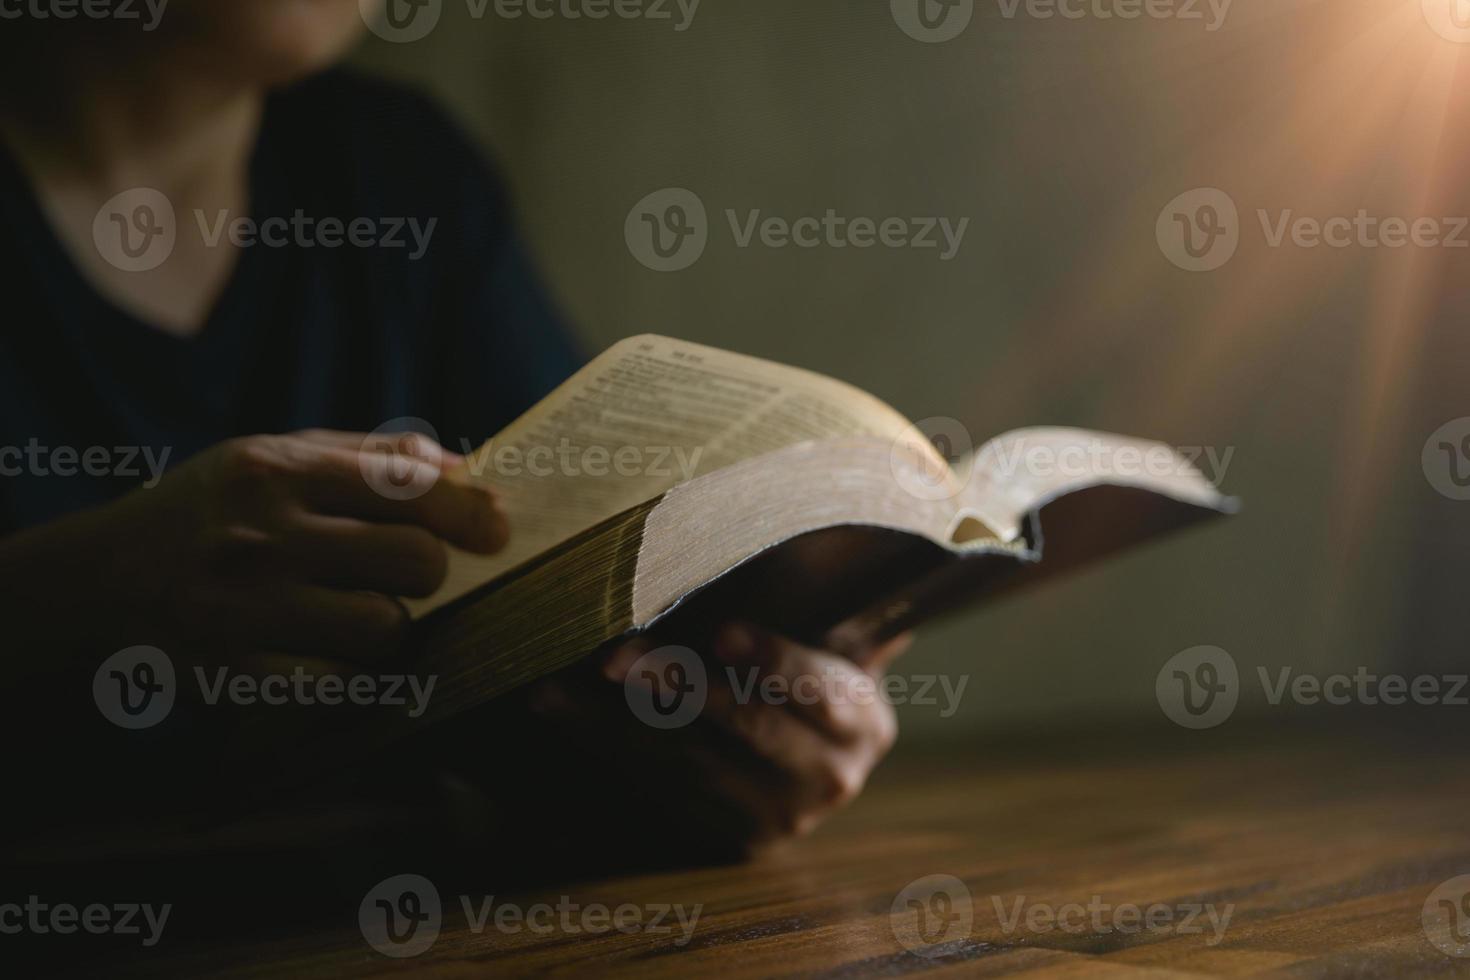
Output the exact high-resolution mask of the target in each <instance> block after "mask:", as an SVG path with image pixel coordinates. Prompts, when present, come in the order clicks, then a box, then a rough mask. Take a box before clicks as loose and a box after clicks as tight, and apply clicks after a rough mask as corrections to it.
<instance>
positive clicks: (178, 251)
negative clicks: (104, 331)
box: [0, 38, 265, 336]
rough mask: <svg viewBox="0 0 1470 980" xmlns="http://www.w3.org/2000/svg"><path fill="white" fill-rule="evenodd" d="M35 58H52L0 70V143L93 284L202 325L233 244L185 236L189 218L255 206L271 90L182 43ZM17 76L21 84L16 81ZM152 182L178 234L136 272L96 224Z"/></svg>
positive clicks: (125, 303)
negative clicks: (174, 47) (253, 176)
mask: <svg viewBox="0 0 1470 980" xmlns="http://www.w3.org/2000/svg"><path fill="white" fill-rule="evenodd" d="M11 40H13V38H12V39H11ZM94 40H95V39H94ZM151 40H154V41H157V40H158V39H156V38H154V39H151ZM38 52H42V53H44V55H45V56H46V58H47V59H48V60H47V63H46V64H45V65H40V64H33V65H30V66H26V65H21V64H17V63H16V61H18V60H19V59H16V60H12V61H11V62H10V63H9V64H5V65H4V67H0V76H5V75H9V76H10V77H9V78H5V77H0V139H3V140H4V142H5V143H6V144H7V145H8V146H9V147H10V149H11V150H12V152H13V153H14V155H15V157H16V160H17V162H18V163H19V164H20V165H21V167H22V169H23V170H25V171H27V172H28V174H29V177H30V179H31V181H32V183H33V186H34V190H35V193H36V198H37V203H38V204H39V206H40V207H41V209H42V210H43V211H44V213H45V214H46V217H47V219H48V221H49V222H50V225H51V228H52V230H53V231H54V232H55V233H56V235H57V236H58V238H59V240H60V241H61V242H62V244H63V245H64V246H65V247H66V249H67V251H68V252H69V253H70V255H71V256H72V259H73V260H74V261H75V262H76V264H77V266H78V267H79V269H80V270H81V272H82V274H83V276H84V277H85V278H86V279H87V280H88V281H89V282H90V283H91V284H92V285H93V287H94V288H96V289H97V290H98V291H99V292H101V293H102V294H103V295H104V296H106V297H107V298H109V299H110V300H112V302H114V303H115V304H117V305H118V306H120V307H122V308H124V309H126V310H128V311H130V312H132V313H133V314H134V315H135V316H137V317H139V318H140V319H142V320H143V321H144V322H147V323H151V324H153V325H154V326H156V327H158V328H159V329H161V330H164V331H166V332H168V333H172V334H176V335H179V336H191V335H193V334H195V333H197V332H198V331H199V330H200V329H202V327H203V326H204V324H205V323H206V321H207V319H208V316H209V313H210V311H211V310H212V309H213V307H214V304H215V302H216V301H217V299H218V297H219V296H220V295H221V294H222V292H223V290H224V286H225V284H226V283H227V282H228V281H229V277H230V275H231V273H232V271H233V269H234V264H235V261H236V258H237V253H238V251H239V250H238V249H237V248H235V247H234V246H232V245H231V244H230V242H229V241H228V240H225V241H224V242H222V243H218V244H212V243H210V242H207V241H206V240H205V239H203V238H202V237H201V236H198V235H190V234H184V233H183V229H185V228H188V227H191V226H190V225H189V223H188V221H187V219H186V218H185V215H188V214H194V215H200V214H217V213H221V212H227V213H230V214H235V215H243V214H246V213H247V212H248V211H249V209H250V207H251V204H252V202H251V201H250V194H249V188H250V161H251V157H252V149H253V147H254V144H255V140H256V135H257V132H258V130H259V127H260V119H261V115H262V111H263V106H264V103H265V93H264V89H263V86H259V85H256V86H251V85H248V84H233V83H231V82H230V81H229V80H228V79H227V78H226V77H222V76H221V74H220V73H219V72H218V71H217V70H215V71H211V70H210V69H211V67H212V66H208V65H203V64H200V60H199V59H200V58H201V57H202V56H198V55H196V56H194V57H193V58H192V59H191V58H190V56H189V54H188V53H187V51H186V50H184V49H182V47H181V49H180V50H179V51H178V53H171V49H169V48H168V47H166V46H164V45H161V44H160V45H158V46H156V47H151V48H150V49H149V50H147V51H146V52H137V51H129V49H128V48H127V47H126V45H125V44H123V45H112V46H109V45H107V44H95V43H93V44H84V43H79V42H76V41H72V42H71V43H69V44H68V46H67V47H65V48H64V49H58V48H57V47H56V46H54V45H53V46H46V47H44V48H42V47H39V46H38ZM4 60H5V59H0V62H3V61H4ZM35 60H37V61H39V59H35ZM17 75H18V76H19V77H21V78H24V80H25V87H23V88H20V87H17V86H16V78H17ZM7 82H9V83H10V84H8V85H7V84H6V83H7ZM16 93H25V94H24V95H18V94H16ZM144 188H147V189H151V190H153V191H157V192H160V193H162V194H163V195H164V197H165V198H166V199H167V200H168V201H169V202H170V203H171V206H172V207H173V208H174V209H175V211H176V213H177V216H178V217H177V220H176V222H175V227H176V228H177V229H179V234H178V237H177V241H176V242H175V243H174V244H173V245H172V246H171V249H170V252H169V254H168V257H167V261H166V262H163V263H162V264H161V265H159V266H158V267H156V268H152V269H149V270H146V271H139V272H134V271H130V270H127V269H125V268H124V267H122V266H118V265H117V264H116V263H115V262H113V261H112V260H111V259H109V258H108V257H107V255H105V254H104V253H103V252H102V251H101V250H100V248H99V247H98V246H97V245H96V241H97V239H96V234H97V232H96V222H97V221H98V215H99V214H101V213H102V212H101V209H102V208H104V207H106V204H107V202H108V201H111V200H114V199H116V198H117V197H118V196H120V195H123V194H125V193H127V192H131V191H137V190H141V189H144Z"/></svg>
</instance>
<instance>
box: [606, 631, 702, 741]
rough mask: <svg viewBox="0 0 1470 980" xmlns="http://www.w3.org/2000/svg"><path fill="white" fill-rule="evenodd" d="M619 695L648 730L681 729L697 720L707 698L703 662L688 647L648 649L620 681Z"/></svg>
mask: <svg viewBox="0 0 1470 980" xmlns="http://www.w3.org/2000/svg"><path fill="white" fill-rule="evenodd" d="M623 696H624V697H625V698H626V699H627V701H628V707H629V709H631V710H632V712H633V714H634V715H635V716H636V717H637V718H638V720H639V721H641V722H643V723H644V724H645V725H648V726H649V727H650V728H658V729H663V730H669V729H674V728H683V727H684V726H685V725H688V724H689V723H690V722H692V721H694V719H695V718H698V717H699V713H700V712H701V711H703V710H704V704H705V701H706V699H707V698H708V697H709V677H708V675H707V673H706V672H705V666H704V660H703V659H701V658H700V656H699V654H697V653H695V652H694V651H693V650H691V649H689V648H688V647H681V646H665V647H659V648H658V649H657V650H650V651H649V652H647V653H645V654H644V655H643V656H641V657H639V658H638V660H637V661H635V662H634V664H633V666H632V668H631V669H630V670H629V671H628V676H627V677H626V678H624V679H623Z"/></svg>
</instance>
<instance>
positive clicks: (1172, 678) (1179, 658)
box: [1154, 646, 1470, 729]
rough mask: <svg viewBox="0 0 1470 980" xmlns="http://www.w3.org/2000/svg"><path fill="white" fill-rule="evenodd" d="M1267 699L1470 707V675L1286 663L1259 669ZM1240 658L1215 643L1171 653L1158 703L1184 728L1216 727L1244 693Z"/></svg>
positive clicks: (1158, 682)
mask: <svg viewBox="0 0 1470 980" xmlns="http://www.w3.org/2000/svg"><path fill="white" fill-rule="evenodd" d="M1255 674H1256V678H1257V682H1258V683H1259V685H1260V693H1261V697H1262V700H1263V702H1264V703H1265V704H1266V705H1267V706H1270V707H1273V708H1275V707H1280V706H1281V705H1283V704H1286V703H1288V702H1289V703H1291V704H1296V705H1301V706H1304V707H1316V706H1319V705H1329V706H1335V707H1346V706H1350V705H1362V706H1366V707H1377V706H1388V707H1400V706H1403V705H1419V706H1421V707H1430V706H1442V707H1451V708H1462V707H1470V675H1467V674H1418V675H1414V676H1408V675H1404V674H1395V673H1380V672H1378V671H1375V670H1373V669H1372V668H1369V667H1366V666H1358V667H1357V668H1356V669H1354V670H1353V671H1352V672H1351V673H1344V672H1337V673H1332V674H1326V675H1323V674H1316V673H1312V672H1310V671H1301V670H1298V669H1297V668H1295V667H1293V666H1290V665H1286V666H1278V667H1274V668H1268V667H1264V666H1258V667H1257V668H1256V670H1255ZM1242 686H1243V685H1242V683H1241V676H1240V670H1239V668H1238V667H1237V665H1236V663H1235V658H1234V657H1232V656H1231V655H1230V654H1229V653H1228V652H1227V651H1225V650H1223V649H1221V648H1220V647H1215V646H1198V647H1190V648H1189V649H1188V650H1183V651H1181V652H1179V653H1176V654H1175V655H1174V656H1172V657H1170V658H1169V660H1168V661H1167V662H1165V664H1164V666H1163V667H1161V668H1160V669H1159V673H1158V676H1157V677H1156V679H1155V682H1154V690H1155V694H1156V696H1157V698H1158V702H1159V707H1160V708H1161V709H1162V710H1163V712H1164V714H1165V715H1166V716H1167V717H1168V718H1169V720H1171V721H1173V722H1174V723H1175V724H1177V725H1180V726H1182V727H1184V728H1195V729H1202V728H1214V727H1215V726H1217V725H1220V724H1223V723H1224V722H1225V721H1226V720H1227V719H1229V718H1230V716H1231V715H1232V714H1234V712H1235V709H1236V706H1237V705H1238V704H1239V701H1240V698H1241V695H1242V693H1243V692H1242Z"/></svg>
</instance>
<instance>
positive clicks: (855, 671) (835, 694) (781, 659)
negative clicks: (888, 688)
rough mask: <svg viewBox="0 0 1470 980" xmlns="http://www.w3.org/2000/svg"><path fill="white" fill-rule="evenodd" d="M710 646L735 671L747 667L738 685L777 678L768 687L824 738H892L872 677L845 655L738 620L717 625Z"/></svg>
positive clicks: (887, 711)
mask: <svg viewBox="0 0 1470 980" xmlns="http://www.w3.org/2000/svg"><path fill="white" fill-rule="evenodd" d="M714 650H715V657H716V658H717V659H719V660H720V661H722V662H723V663H725V664H726V665H728V666H729V667H731V668H732V669H734V670H736V671H737V672H738V671H740V670H741V669H742V668H743V669H744V670H745V671H747V672H751V673H750V674H748V675H747V680H746V683H745V685H744V686H745V688H747V689H749V690H752V691H763V690H766V687H765V686H764V684H765V683H766V682H765V681H764V680H763V678H765V677H774V678H777V679H778V680H779V683H778V684H776V685H774V687H773V688H772V689H773V690H775V691H778V692H780V695H781V700H782V703H783V706H784V707H785V708H786V709H787V710H788V711H789V712H791V713H792V714H794V715H796V716H797V717H798V718H801V719H802V720H803V721H804V722H806V723H807V724H808V725H810V726H812V727H813V728H815V729H816V730H817V731H818V732H820V733H821V734H822V735H823V736H825V737H826V738H828V739H830V740H832V741H834V742H837V743H839V744H849V745H850V744H856V743H859V742H863V741H873V742H875V743H884V744H885V747H886V744H888V743H891V742H892V739H893V735H894V734H895V731H896V725H895V724H894V722H893V718H892V715H893V712H892V708H891V707H890V706H889V705H888V704H887V703H886V702H884V701H883V700H882V694H881V692H880V690H879V688H878V683H877V679H876V678H874V677H873V676H872V675H870V674H868V673H867V672H865V671H864V670H863V669H862V668H860V667H858V666H856V665H855V664H853V663H852V662H851V661H849V660H847V659H846V658H844V657H839V656H836V655H833V654H829V653H826V652H824V651H821V650H812V649H810V648H808V647H803V646H801V645H800V644H798V643H795V642H793V641H791V640H788V639H785V638H784V637H780V636H776V635H775V634H773V633H769V632H767V631H764V630H759V629H756V628H754V627H750V626H748V625H745V624H739V623H734V624H730V625H728V626H726V627H725V628H724V629H723V630H721V632H720V633H719V634H718V635H717V637H716V640H715V645H714ZM755 672H758V673H759V675H760V678H761V679H758V678H757V677H756V676H754V673H755Z"/></svg>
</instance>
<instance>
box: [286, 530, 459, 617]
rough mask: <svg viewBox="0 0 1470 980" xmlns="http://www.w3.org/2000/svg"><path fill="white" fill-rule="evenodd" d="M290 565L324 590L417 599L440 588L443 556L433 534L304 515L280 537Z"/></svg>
mask: <svg viewBox="0 0 1470 980" xmlns="http://www.w3.org/2000/svg"><path fill="white" fill-rule="evenodd" d="M286 541H287V544H286V548H287V551H288V553H289V554H288V558H289V559H290V561H291V562H292V566H293V567H295V568H300V569H304V570H305V576H306V578H307V580H308V581H310V582H312V583H314V584H316V585H321V586H325V587H327V588H330V589H341V590H366V591H370V592H381V593H383V594H385V595H395V596H411V597H414V598H423V597H424V596H429V595H432V594H433V593H434V591H435V590H436V589H438V588H439V586H440V585H442V584H443V583H444V578H445V576H446V575H447V574H448V572H449V552H448V550H447V549H446V548H445V547H444V542H442V541H440V540H439V539H438V538H436V537H435V536H434V535H433V534H431V533H430V532H428V531H425V530H424V529H423V528H420V527H411V526H409V525H405V524H374V523H372V522H370V521H359V520H356V519H355V518H350V517H329V516H324V515H321V514H307V515H304V516H303V517H302V518H301V523H300V526H299V527H297V528H296V529H294V532H293V533H292V534H290V535H287V537H286Z"/></svg>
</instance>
